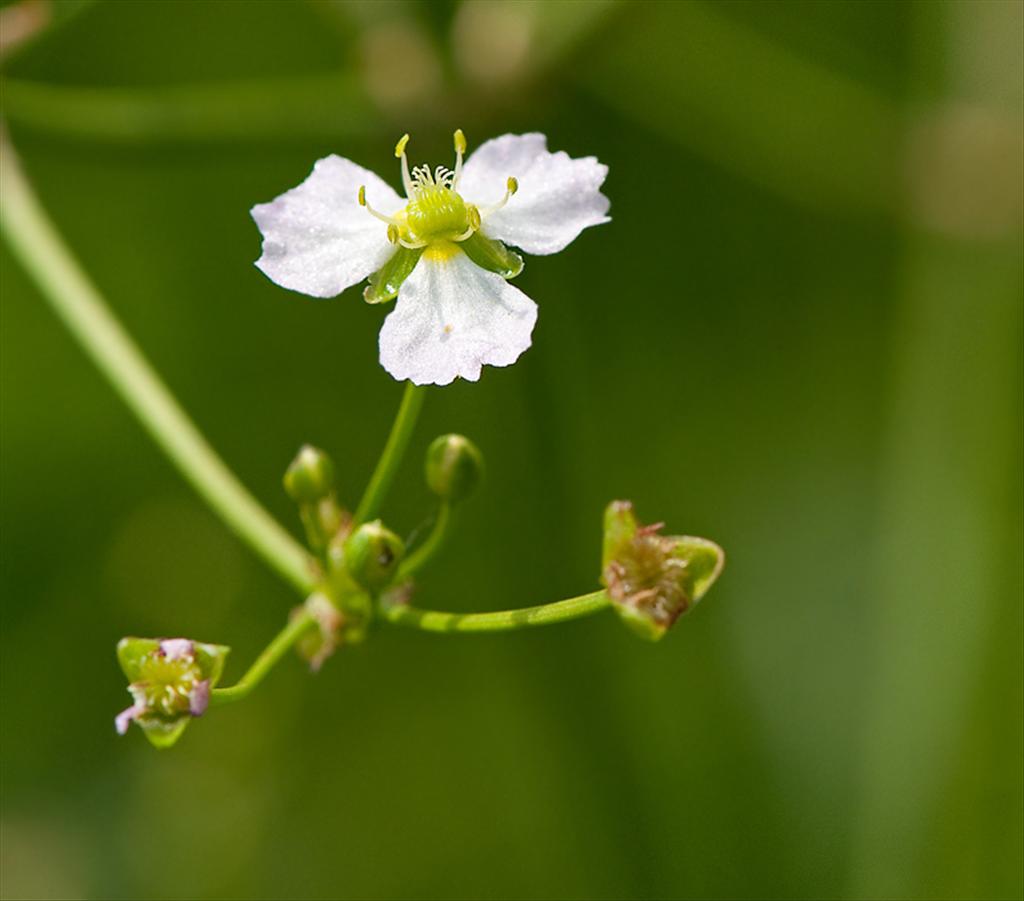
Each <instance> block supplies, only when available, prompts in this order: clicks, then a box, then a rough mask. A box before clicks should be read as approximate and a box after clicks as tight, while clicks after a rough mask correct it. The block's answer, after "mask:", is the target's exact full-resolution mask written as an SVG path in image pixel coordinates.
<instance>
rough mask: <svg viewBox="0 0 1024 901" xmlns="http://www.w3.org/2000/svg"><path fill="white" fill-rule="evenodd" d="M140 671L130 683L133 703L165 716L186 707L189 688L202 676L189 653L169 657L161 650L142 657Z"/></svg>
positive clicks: (181, 710)
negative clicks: (139, 677) (188, 655)
mask: <svg viewBox="0 0 1024 901" xmlns="http://www.w3.org/2000/svg"><path fill="white" fill-rule="evenodd" d="M139 675H140V676H141V679H140V680H139V681H138V682H134V683H133V684H132V685H131V686H130V689H131V693H132V696H133V697H134V698H135V703H136V704H142V705H144V706H145V707H146V708H148V709H149V710H150V711H152V712H154V713H159V714H163V715H164V716H176V715H178V714H181V713H185V712H187V711H188V709H189V703H190V695H191V692H192V689H193V688H195V685H196V682H198V681H199V680H200V678H201V674H200V672H199V667H198V666H197V665H196V663H195V661H194V660H193V659H191V657H176V658H173V659H172V658H170V657H167V656H165V655H164V654H163V653H162V652H160V651H154V652H153V653H152V654H150V655H149V656H148V657H146V659H145V660H143V662H142V667H141V670H140V673H139Z"/></svg>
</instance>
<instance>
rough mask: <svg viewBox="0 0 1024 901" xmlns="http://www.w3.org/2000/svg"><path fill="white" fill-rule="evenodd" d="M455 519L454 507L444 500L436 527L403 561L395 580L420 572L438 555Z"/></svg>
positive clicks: (400, 580) (401, 579)
mask: <svg viewBox="0 0 1024 901" xmlns="http://www.w3.org/2000/svg"><path fill="white" fill-rule="evenodd" d="M454 521H455V511H454V508H453V507H452V505H451V504H449V503H448V502H447V501H442V502H441V506H440V507H439V508H438V511H437V519H435V520H434V527H433V528H432V529H431V530H430V534H429V535H428V536H427V540H426V541H424V542H423V544H421V545H420V546H419V547H418V548H416V550H414V551H413V552H412V553H411V554H410V555H409V556H408V557H406V558H405V560H403V561H402V564H401V566H399V567H398V575H397V576H396V578H395V581H397V582H404V581H405V580H406V579H408V578H409V577H410V576H412V575H413V574H414V573H417V572H419V570H420V569H422V568H423V567H424V566H426V564H427V563H429V562H430V561H431V560H432V559H433V558H434V557H435V556H436V555H437V553H438V552H439V551H440V550H441V548H442V547H444V544H445V542H446V541H447V540H448V536H449V535H450V534H451V530H452V524H453V523H454Z"/></svg>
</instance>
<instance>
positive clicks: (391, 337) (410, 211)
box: [252, 130, 609, 385]
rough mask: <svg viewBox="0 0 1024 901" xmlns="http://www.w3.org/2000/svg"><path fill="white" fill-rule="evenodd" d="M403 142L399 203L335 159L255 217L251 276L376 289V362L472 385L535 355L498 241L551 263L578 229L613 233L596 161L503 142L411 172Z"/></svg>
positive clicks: (314, 290)
mask: <svg viewBox="0 0 1024 901" xmlns="http://www.w3.org/2000/svg"><path fill="white" fill-rule="evenodd" d="M408 139H409V136H408V135H406V136H404V137H403V138H402V140H400V141H399V142H398V145H397V147H396V148H395V156H396V157H398V158H399V159H400V160H401V165H402V182H403V185H404V188H405V197H404V198H402V197H399V196H398V194H396V193H395V192H394V191H393V190H392V189H391V188H390V187H389V186H388V185H387V184H386V183H385V182H383V181H382V180H381V179H380V178H378V177H377V176H376V175H374V174H373V173H372V172H370V171H368V170H366V169H364V168H362V167H361V166H357V165H356V164H355V163H353V162H351V161H350V160H346V159H343V158H341V157H339V156H333V155H332V156H328V157H325V158H324V159H322V160H318V161H317V163H316V165H315V166H314V167H313V172H312V173H311V174H310V176H309V177H308V178H307V179H306V180H305V181H304V182H302V184H300V185H298V187H295V188H292V190H290V191H287V192H285V193H284V194H282V195H281V196H280V197H278V198H276V199H275V200H272V201H271V202H270V203H264V204H259V205H257V206H255V207H253V209H252V216H253V218H254V219H255V220H256V224H257V225H258V226H259V228H260V231H261V232H262V233H263V255H262V256H261V257H260V258H259V260H257V261H256V265H257V266H258V267H259V268H260V269H261V270H262V271H263V272H264V273H265V274H266V275H267V276H268V277H269V278H270V279H271V280H272V281H274V282H276V283H277V284H279V285H281V286H282V287H284V288H289V289H291V290H292V291H299V292H301V293H303V294H309V295H312V296H313V297H334V296H335V295H337V294H340V293H341V292H342V291H344V290H345V289H346V288H348V287H350V286H352V285H355V284H357V283H359V282H361V281H362V280H363V279H365V278H370V286H369V287H368V288H367V289H366V291H365V295H364V296H365V297H366V299H367V300H369V301H371V302H380V301H384V300H391V299H392V298H394V297H395V296H397V298H398V302H397V304H396V306H395V309H394V310H393V311H392V312H391V314H390V315H389V316H388V317H387V319H386V320H385V321H384V326H383V328H382V329H381V332H380V362H381V365H382V366H383V367H384V368H385V369H386V370H387V371H388V372H389V373H391V375H392V376H394V377H395V378H396V379H409V380H410V381H412V382H415V383H416V384H417V385H427V384H435V385H447V384H449V383H450V382H452V381H453V380H454V379H456V378H464V379H469V380H470V381H476V380H477V379H478V378H480V368H481V367H482V366H484V365H488V366H508V365H510V364H511V363H514V362H515V361H516V359H518V357H519V355H520V354H521V353H522V352H523V351H524V350H526V348H528V347H529V346H530V335H531V333H532V332H533V326H534V323H535V322H536V320H537V305H536V304H535V303H534V302H533V301H532V300H530V298H528V297H527V296H526V295H525V294H523V292H522V291H520V290H519V289H518V288H515V287H513V286H512V285H510V284H509V283H508V282H507V280H506V279H508V278H511V277H513V276H514V275H517V274H518V273H519V271H520V270H521V268H522V261H521V260H520V259H519V257H518V256H517V255H516V254H514V253H512V252H511V251H509V250H507V249H506V248H505V247H504V245H503V244H502V243H500V242H507V243H509V244H514V245H515V246H517V247H519V248H521V249H522V250H524V251H525V252H526V253H531V254H549V253H557V252H558V251H559V250H562V249H563V248H564V247H566V246H567V245H568V244H569V243H571V242H572V241H573V240H574V239H575V238H576V236H577V235H579V233H580V232H581V231H583V229H585V228H588V227H589V226H591V225H600V224H601V223H603V222H608V221H609V219H608V216H607V215H606V214H607V212H608V206H609V203H608V198H607V197H605V196H604V195H603V194H602V193H601V190H600V188H601V185H602V183H603V182H604V179H605V176H606V175H607V173H608V167H607V166H604V165H602V164H601V163H599V162H598V161H597V159H596V158H594V157H592V156H590V157H584V158H582V159H572V158H570V157H569V156H568V155H567V154H566V153H564V152H558V153H549V152H548V149H547V139H546V138H545V137H544V135H542V134H526V135H503V136H502V137H500V138H495V139H493V140H491V141H488V142H486V143H485V144H484V145H483V146H481V147H480V148H479V149H478V150H477V151H476V152H475V153H473V155H472V156H470V157H469V159H468V160H466V163H465V165H463V162H462V157H463V153H464V152H465V149H466V139H465V137H464V136H463V134H462V131H461V130H460V131H457V132H455V168H454V170H452V171H449V170H447V169H445V168H444V167H443V166H438V167H437V169H436V170H434V171H433V172H431V171H430V169H429V168H428V167H426V166H421V167H419V168H416V169H413V170H412V172H411V173H410V171H409V164H408V160H407V158H406V155H405V146H406V143H407V142H408Z"/></svg>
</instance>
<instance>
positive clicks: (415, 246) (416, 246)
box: [398, 238, 430, 250]
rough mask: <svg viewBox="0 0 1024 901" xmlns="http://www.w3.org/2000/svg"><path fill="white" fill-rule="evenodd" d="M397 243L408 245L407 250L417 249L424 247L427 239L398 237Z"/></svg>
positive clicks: (427, 242)
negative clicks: (411, 239)
mask: <svg viewBox="0 0 1024 901" xmlns="http://www.w3.org/2000/svg"><path fill="white" fill-rule="evenodd" d="M398 243H399V244H401V245H402V246H403V247H408V248H409V250H419V249H420V248H421V247H426V246H427V245H428V244H429V243H430V242H429V241H406V240H405V238H399V239H398Z"/></svg>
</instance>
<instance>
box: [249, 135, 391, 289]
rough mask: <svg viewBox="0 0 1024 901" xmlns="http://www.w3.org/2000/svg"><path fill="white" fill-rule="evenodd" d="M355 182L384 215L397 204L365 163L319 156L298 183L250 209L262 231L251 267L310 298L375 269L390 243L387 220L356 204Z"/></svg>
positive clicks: (343, 286)
mask: <svg viewBox="0 0 1024 901" xmlns="http://www.w3.org/2000/svg"><path fill="white" fill-rule="evenodd" d="M360 185H365V186H366V199H367V200H368V201H369V203H370V205H371V206H373V207H375V208H376V209H378V210H380V211H381V212H382V213H384V214H385V215H391V214H392V213H395V212H397V211H398V210H399V209H401V208H402V206H403V205H404V204H403V201H402V199H401V198H400V197H399V196H398V195H397V194H396V193H395V192H394V191H393V190H391V188H390V187H389V186H388V185H387V184H386V183H385V182H384V181H382V180H381V179H380V178H378V177H377V176H376V175H374V174H373V173H372V172H370V170H369V169H364V168H363V167H362V166H357V165H356V164H355V163H353V162H352V161H351V160H346V159H343V158H342V157H340V156H334V155H331V156H328V157H324V158H323V159H322V160H317V162H316V165H314V166H313V171H312V172H311V173H310V175H309V177H308V178H307V179H306V180H305V181H304V182H303V183H302V184H301V185H298V186H297V187H295V188H292V189H291V190H290V191H286V192H285V193H284V194H282V195H281V196H280V197H278V198H276V199H274V200H272V201H270V203H261V204H258V205H257V206H254V207H253V208H252V218H253V219H255V220H256V224H257V225H258V226H259V228H260V231H261V232H263V256H261V257H260V258H259V259H258V260H257V261H256V265H257V266H258V267H259V268H260V269H261V270H262V271H263V272H264V273H265V274H266V275H267V276H269V277H270V279H271V281H274V282H277V284H279V285H281V287H283V288H289V289H291V290H292V291H300V292H302V293H303V294H311V295H312V296H313V297H334V296H335V295H336V294H340V293H341V292H342V291H344V290H345V289H346V288H347V287H349V286H350V285H355V284H358V283H359V282H361V281H362V280H363V279H364V278H366V277H367V276H368V275H370V274H371V273H373V272H376V271H377V270H378V269H380V267H381V266H383V265H384V263H385V262H387V259H388V257H389V256H390V255H391V254H392V253H393V252H394V248H393V247H392V246H391V245H390V244H389V243H388V239H387V225H386V224H385V223H383V222H381V221H380V220H379V219H375V218H374V217H373V216H371V215H370V214H369V213H368V212H367V211H366V210H365V209H364V208H363V207H361V206H360V205H359V201H358V196H359V187H360Z"/></svg>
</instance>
